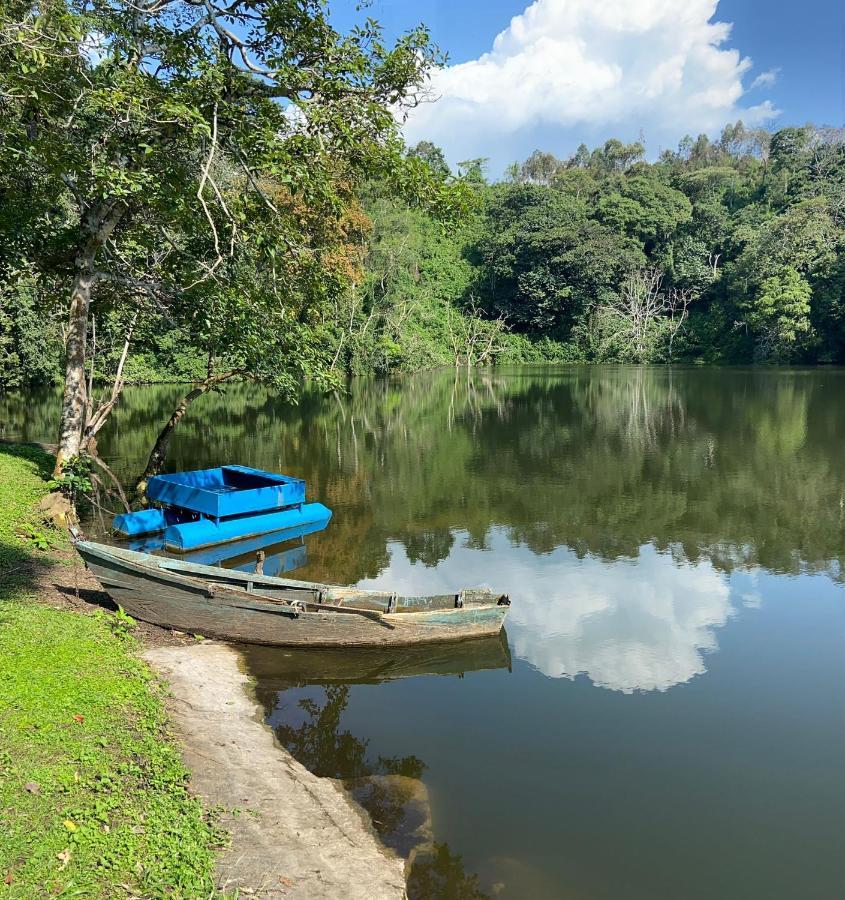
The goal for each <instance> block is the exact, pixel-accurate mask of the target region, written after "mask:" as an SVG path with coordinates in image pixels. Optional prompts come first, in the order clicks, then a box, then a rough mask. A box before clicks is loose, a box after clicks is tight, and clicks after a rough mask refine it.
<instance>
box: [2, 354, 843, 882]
mask: <svg viewBox="0 0 845 900" xmlns="http://www.w3.org/2000/svg"><path fill="white" fill-rule="evenodd" d="M179 390H180V389H179V388H178V387H151V388H135V389H131V390H129V391H128V392H127V395H126V397H125V402H124V404H123V406H122V407H121V409H120V411H119V415H117V416H116V418H115V420H114V422H113V425H112V426H111V427H110V429H109V430H107V431H106V432H105V433H104V434H103V437H102V439H101V441H100V447H101V452H102V454H103V456H104V458H106V459H107V460H108V461H109V462H110V463H112V464H113V468H114V469H115V471H116V472H117V473H118V474H119V476H120V477H121V478H124V479H126V480H127V481H129V479H130V478H131V477H132V476H133V475H135V474H137V472H138V471H140V469H141V468H142V467H143V462H144V457H145V453H146V452H147V451H148V449H149V446H150V444H151V442H152V440H153V438H154V435H155V433H156V431H157V429H158V428H159V427H160V426H161V424H162V423H163V422H164V421H165V419H166V418H167V415H168V413H169V411H170V407H171V405H172V403H173V401H174V400H175V399H176V397H177V396H178V394H179ZM55 409H56V399H55V398H54V397H52V396H49V397H44V398H14V397H9V398H0V436H5V437H15V438H21V437H23V438H27V439H31V440H32V439H42V440H43V439H51V438H52V432H53V421H52V419H51V417H52V416H54V415H55ZM225 462H239V463H243V464H246V465H252V466H258V467H261V468H269V469H277V470H282V471H285V472H289V473H291V474H295V475H299V476H302V477H304V478H306V479H307V480H308V487H309V492H310V495H311V496H312V497H313V498H314V499H319V500H322V501H323V502H325V503H326V504H327V505H328V506H330V507H331V508H332V509H333V510H334V519H333V521H332V523H331V525H330V526H329V528H328V529H327V530H326V531H325V532H323V533H321V534H316V535H311V536H309V537H307V538H306V539H305V546H304V548H303V547H299V548H297V549H295V551H294V552H293V554H292V555H291V557H290V558H291V559H292V560H294V564H301V565H300V567H299V568H298V569H297V574H298V575H300V576H301V577H306V578H314V579H319V580H333V581H343V582H350V583H358V584H361V585H364V586H367V587H382V586H383V587H388V586H389V587H390V588H392V589H396V590H399V591H402V592H405V591H407V592H411V593H421V592H423V593H436V592H439V591H441V590H443V591H445V590H450V589H454V588H456V587H460V586H472V585H490V586H492V587H495V588H496V589H499V590H503V591H507V592H509V593H510V594H511V596H512V597H513V600H514V605H513V607H512V611H511V614H510V617H509V619H508V624H507V636H506V640H504V641H503V642H486V643H484V644H482V645H479V646H477V647H463V648H460V649H457V650H455V652H454V653H452V652H444V651H443V650H442V648H441V649H440V650H437V651H423V652H420V651H414V652H412V653H405V654H401V653H393V654H383V653H382V654H367V653H364V654H361V653H357V654H354V653H353V654H349V653H334V654H325V653H322V654H320V653H316V652H310V653H301V652H299V653H297V652H290V651H285V650H273V651H270V650H258V649H251V650H247V651H246V658H247V662H248V665H249V666H250V668H251V670H252V672H253V674H255V675H256V677H257V678H258V693H259V697H260V699H261V701H262V703H263V704H264V706H265V708H266V711H267V718H268V721H269V722H270V723H271V724H272V726H273V727H274V728H275V730H276V732H277V734H278V735H279V737H280V739H281V740H282V741H283V742H284V743H285V744H286V745H287V746H288V747H290V748H291V750H292V751H293V752H294V753H295V754H296V755H297V757H298V758H299V759H300V760H301V761H302V762H303V763H305V764H306V765H307V766H309V767H310V768H312V769H313V770H314V771H317V772H319V773H320V774H322V775H330V776H334V777H338V778H343V779H361V778H363V777H367V776H377V777H376V778H374V779H371V780H370V781H369V782H360V781H355V782H352V783H353V784H356V785H361V784H367V785H370V787H369V788H368V791H369V793H368V794H367V797H368V806H369V808H370V809H371V811H372V814H373V817H374V819H375V821H376V826H377V827H378V828H379V829H380V830H382V831H383V833H384V834H385V837H386V840H388V841H391V840H392V841H394V842H395V843H397V844H401V843H402V839H401V838H397V837H396V833H397V830H398V831H401V825H400V824H399V823H400V820H401V819H402V816H403V808H404V807H403V805H404V804H405V801H406V800H407V799H408V797H409V796H411V795H413V796H414V797H416V798H417V799H418V800H419V799H420V798H422V804H421V805H422V808H423V809H430V814H431V827H432V831H433V839H434V841H435V842H436V852H434V853H422V854H419V855H418V858H417V860H416V862H415V864H414V866H413V871H412V875H411V885H412V889H413V892H414V893H415V894H416V896H420V897H431V898H440V897H444V898H445V897H455V898H480V897H484V896H488V897H503V898H538V900H543V898H567V900H569V898H572V900H618V898H632V900H639V898H643V900H686V898H690V900H693V898H695V900H697V898H702V900H705V898H706V900H713V898H737V900H740V898H741V900H758V898H759V900H777V898H783V900H795V898H802V900H816V898H818V900H833V898H839V897H842V896H845V588H843V567H842V566H843V559H845V372H843V371H842V370H816V371H799V370H756V371H755V370H736V369H729V370H713V369H707V370H702V369H698V370H672V371H669V370H664V369H655V370H642V369H636V368H592V369H584V368H565V369H546V368H542V369H540V368H537V369H533V368H532V369H529V368H519V369H513V370H498V371H496V372H494V373H482V372H474V373H469V374H467V373H465V372H461V373H459V374H457V375H456V374H455V373H453V372H440V373H434V374H426V375H423V376H419V377H416V378H412V379H407V380H403V381H390V382H386V381H385V382H377V381H358V382H356V383H354V384H353V385H352V387H351V389H350V393H349V394H348V395H347V396H344V397H328V398H321V397H307V398H306V399H305V400H304V401H303V403H302V405H301V406H300V407H299V408H298V409H291V408H289V407H286V406H285V405H283V404H282V403H280V402H279V401H278V400H277V399H276V398H275V397H274V396H273V395H272V394H271V393H270V392H267V391H265V390H263V389H260V388H255V387H246V386H239V387H235V388H232V389H230V390H229V391H228V392H227V394H226V395H224V396H215V397H207V398H203V400H202V401H200V402H199V403H197V404H196V406H195V407H194V409H193V410H192V411H191V413H190V416H189V418H188V419H187V420H186V421H185V423H184V424H183V425H182V426H180V430H179V432H178V433H177V436H176V437H175V439H174V442H173V445H172V453H171V456H170V459H169V466H170V467H171V468H173V469H181V468H197V467H200V466H206V465H216V464H220V463H225ZM90 527H91V528H92V529H94V530H96V529H97V528H98V527H99V526H98V520H97V517H92V520H91V522H90ZM291 549H292V550H293V548H291ZM381 776H391V777H387V778H384V777H381ZM420 781H421V782H422V786H423V787H422V788H420ZM365 793H366V791H365ZM426 796H427V801H426Z"/></svg>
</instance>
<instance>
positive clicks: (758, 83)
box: [749, 69, 780, 91]
mask: <svg viewBox="0 0 845 900" xmlns="http://www.w3.org/2000/svg"><path fill="white" fill-rule="evenodd" d="M779 73H780V69H769V70H768V71H767V72H761V73H760V74H759V75H758V76H757V77H756V78H755V79H754V81H752V82H751V87H750V88H749V90H752V91H753V90H754V88H758V87H771V86H772V85H773V84H774V83H775V82H776V81H777V80H778V74H779Z"/></svg>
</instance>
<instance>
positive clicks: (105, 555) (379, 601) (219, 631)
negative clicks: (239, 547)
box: [75, 541, 510, 647]
mask: <svg viewBox="0 0 845 900" xmlns="http://www.w3.org/2000/svg"><path fill="white" fill-rule="evenodd" d="M75 546H76V549H77V550H78V552H79V554H80V556H81V557H82V558H83V559H84V560H85V563H86V565H87V566H88V568H89V569H90V570H91V572H92V573H93V574H94V576H95V577H96V578H97V580H98V581H99V582H100V584H101V585H102V586H103V588H104V589H105V590H106V591H107V592H108V593H109V595H110V596H111V597H112V599H113V600H114V601H115V603H118V604H119V605H120V606H122V607H123V608H124V609H125V610H126V611H127V612H128V613H129V614H130V615H132V616H135V617H136V618H138V619H141V620H143V621H145V622H152V623H153V624H155V625H162V626H165V627H167V628H174V629H176V630H178V631H187V632H190V633H192V634H202V635H206V636H208V637H216V638H221V639H223V640H229V641H241V642H243V643H247V644H270V645H275V646H308V647H378V646H389V645H395V646H405V645H410V644H434V643H440V642H443V641H458V640H464V639H466V638H476V637H486V636H490V635H495V634H498V633H499V632H500V631H501V629H502V626H503V625H504V621H505V616H506V615H507V612H508V608H509V606H510V600H509V599H508V598H507V597H506V596H504V595H501V594H494V593H493V592H492V591H490V590H488V589H483V588H482V589H479V588H476V589H470V590H463V591H460V592H459V593H457V594H439V595H436V596H431V597H400V596H397V595H396V594H389V593H386V592H384V591H367V590H361V589H358V588H352V587H342V586H340V585H326V584H316V583H314V582H308V581H295V580H293V579H289V578H279V577H273V576H269V575H259V574H254V573H249V572H241V571H237V570H233V569H224V568H220V567H219V566H204V565H200V564H199V563H190V562H185V561H184V560H180V559H169V558H167V557H163V556H154V555H152V554H149V553H139V552H137V551H135V550H127V549H124V548H121V547H112V546H107V545H105V544H97V543H94V542H92V541H77V542H76V545H75Z"/></svg>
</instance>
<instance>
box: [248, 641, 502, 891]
mask: <svg viewBox="0 0 845 900" xmlns="http://www.w3.org/2000/svg"><path fill="white" fill-rule="evenodd" d="M242 652H243V655H244V660H245V663H246V665H247V668H248V671H249V672H250V674H251V675H252V676H253V677H255V678H256V679H257V688H256V693H257V697H258V699H259V701H260V702H262V703H263V704H264V707H265V709H266V712H267V721H268V722H269V724H270V725H271V726H272V727H273V729H274V731H275V733H276V736H277V737H278V739H279V740H280V741H281V742H282V743H283V744H284V745H285V747H287V749H288V750H289V751H290V752H291V753H292V754H293V756H294V757H295V758H296V759H297V760H299V762H301V763H302V764H303V765H305V766H306V767H307V768H308V769H310V770H311V771H312V772H314V773H315V774H317V775H320V776H322V777H329V778H336V779H340V780H342V781H343V783H344V786H345V787H346V788H347V789H348V790H349V791H350V792H351V793H352V795H353V796H354V797H355V799H356V801H357V802H358V803H360V804H361V806H363V807H364V809H365V810H366V811H367V813H368V814H369V816H370V819H371V821H372V824H373V827H374V828H375V830H376V832H377V833H378V834H379V836H380V838H381V840H382V841H383V843H384V844H385V845H386V846H387V847H390V848H391V849H393V850H395V851H396V852H397V853H399V854H400V855H401V856H403V857H404V858H405V860H406V876H407V883H408V896H409V898H410V900H438V898H445V897H452V898H456V900H485V898H488V895H487V894H486V893H484V892H483V891H482V890H481V886H480V883H479V879H478V876H477V875H475V874H473V873H471V872H467V871H465V869H464V866H463V861H462V858H461V856H460V854H457V853H455V852H453V851H452V850H451V849H450V847H449V845H448V843H445V842H442V841H439V842H438V841H436V840H435V839H434V831H433V827H432V812H431V802H430V799H429V795H428V791H427V788H426V786H425V783H424V781H423V776H424V773H425V771H426V768H427V766H426V764H425V762H424V761H423V760H422V759H420V758H419V757H418V756H416V755H414V754H410V755H405V756H384V755H381V754H378V753H373V752H371V750H370V741H369V740H367V739H362V738H360V737H357V736H356V735H355V734H354V733H353V732H352V731H351V730H350V729H349V728H347V727H344V725H343V721H342V720H343V715H344V713H345V711H346V709H347V707H348V705H349V701H350V695H351V690H352V688H351V687H350V684H348V683H345V682H348V681H354V682H356V683H362V682H364V683H367V682H369V683H386V682H389V681H392V680H395V679H397V678H412V677H420V676H425V675H440V676H444V675H446V676H449V675H453V676H454V675H457V676H458V677H463V675H464V674H465V673H466V672H468V671H480V670H482V669H488V668H500V667H503V666H508V665H509V663H510V656H509V654H508V649H507V642H506V641H504V640H500V639H485V640H481V641H474V642H469V643H466V644H461V645H457V646H455V647H415V648H408V649H406V650H405V651H401V650H397V649H395V648H393V649H390V650H373V651H366V650H360V651H340V650H337V651H316V652H315V651H301V650H300V651H297V650H283V649H279V648H275V649H274V648H266V647H244V648H243V649H242ZM320 681H322V682H323V683H319V682H320Z"/></svg>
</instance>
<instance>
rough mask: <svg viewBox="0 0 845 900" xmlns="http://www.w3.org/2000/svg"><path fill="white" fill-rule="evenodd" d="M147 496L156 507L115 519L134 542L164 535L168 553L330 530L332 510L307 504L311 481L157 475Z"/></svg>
mask: <svg viewBox="0 0 845 900" xmlns="http://www.w3.org/2000/svg"><path fill="white" fill-rule="evenodd" d="M147 496H148V497H149V499H150V500H152V501H153V502H154V503H155V504H156V505H155V506H152V507H150V508H149V509H144V510H139V511H138V512H130V513H123V514H121V515H119V516H115V518H114V520H113V521H112V527H113V528H114V530H115V531H117V532H118V533H119V534H122V535H124V536H125V537H129V538H138V537H141V536H144V535H154V534H157V533H158V532H162V533H163V534H162V541H163V544H164V547H165V548H166V549H167V550H170V551H172V552H177V553H185V552H187V551H191V550H200V549H203V548H206V547H213V546H215V545H217V544H223V543H227V542H228V541H236V540H243V539H246V538H255V537H259V536H261V535H266V534H270V533H273V532H280V531H288V530H290V529H305V528H309V527H310V526H312V525H313V526H315V527H314V529H313V530H317V529H319V528H321V527H322V528H324V527H325V526H326V525H327V524H328V521H329V519H330V518H331V515H332V513H331V510H330V509H328V508H327V507H325V506H323V504H322V503H306V502H305V482H304V481H303V480H302V479H301V478H292V477H291V476H289V475H277V474H275V473H273V472H263V471H261V470H260V469H250V468H248V467H247V466H219V467H217V468H214V469H199V470H197V471H194V472H174V473H172V474H170V475H156V476H155V477H153V478H151V479H150V480H149V483H148V485H147Z"/></svg>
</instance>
